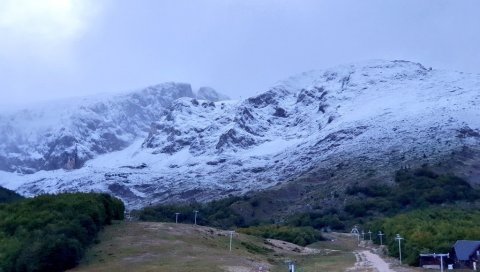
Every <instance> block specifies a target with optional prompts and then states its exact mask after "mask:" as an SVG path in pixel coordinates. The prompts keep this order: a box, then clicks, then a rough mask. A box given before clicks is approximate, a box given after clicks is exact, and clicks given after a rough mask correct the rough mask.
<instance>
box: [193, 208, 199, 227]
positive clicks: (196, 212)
mask: <svg viewBox="0 0 480 272" xmlns="http://www.w3.org/2000/svg"><path fill="white" fill-rule="evenodd" d="M193 212H194V213H195V219H194V220H195V225H196V224H197V214H198V211H193Z"/></svg>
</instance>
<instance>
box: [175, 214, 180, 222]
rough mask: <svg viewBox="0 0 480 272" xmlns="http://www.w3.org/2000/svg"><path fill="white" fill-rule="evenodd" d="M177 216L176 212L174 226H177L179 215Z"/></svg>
mask: <svg viewBox="0 0 480 272" xmlns="http://www.w3.org/2000/svg"><path fill="white" fill-rule="evenodd" d="M179 214H180V213H179V212H176V213H175V224H178V215H179Z"/></svg>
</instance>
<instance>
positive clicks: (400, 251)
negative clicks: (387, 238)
mask: <svg viewBox="0 0 480 272" xmlns="http://www.w3.org/2000/svg"><path fill="white" fill-rule="evenodd" d="M395 240H398V257H399V259H400V264H402V240H403V238H402V237H401V236H400V234H398V233H397V236H395Z"/></svg>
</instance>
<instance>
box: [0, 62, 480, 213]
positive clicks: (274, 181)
mask: <svg viewBox="0 0 480 272" xmlns="http://www.w3.org/2000/svg"><path fill="white" fill-rule="evenodd" d="M479 90H480V76H479V75H473V74H465V73H460V72H447V71H439V70H432V69H426V68H425V67H423V66H422V65H420V64H417V63H412V62H406V61H370V62H364V63H358V64H351V65H344V66H339V67H335V68H332V69H328V70H324V71H311V72H307V73H303V74H300V75H298V76H295V77H292V78H289V79H287V80H285V81H282V82H279V83H278V84H277V85H275V86H274V87H272V88H271V89H270V90H268V91H266V92H264V93H262V94H259V95H257V96H255V97H251V98H249V99H246V100H244V101H223V102H209V101H203V100H197V99H194V98H180V99H177V100H175V101H174V102H173V103H172V104H171V106H170V107H168V112H166V113H165V114H164V115H162V116H160V117H159V118H158V119H157V121H156V122H155V123H154V124H153V125H152V127H151V129H150V132H149V134H148V136H147V137H146V138H145V139H144V140H138V141H136V142H135V143H134V144H132V145H130V146H129V147H128V148H126V149H123V150H121V151H117V152H110V153H108V154H105V155H102V156H99V157H98V158H95V159H93V160H90V161H88V162H87V163H85V166H84V167H83V168H81V169H79V170H75V171H64V170H56V171H44V172H38V173H36V174H34V175H23V176H22V175H11V174H8V173H3V175H4V176H5V177H4V180H5V179H8V180H10V182H9V183H8V184H5V185H6V186H8V187H9V188H13V189H16V190H18V191H19V192H22V193H23V194H26V195H31V194H38V193H44V192H52V191H64V190H67V191H70V190H74V191H75V190H82V191H89V190H96V191H108V192H112V193H113V194H115V195H117V196H119V197H121V198H123V199H124V200H125V201H126V202H127V203H128V204H129V205H130V206H132V207H138V206H144V205H148V204H149V203H155V202H178V201H206V200H210V199H214V198H219V197H221V196H224V195H228V194H243V193H247V192H250V191H257V190H262V189H267V188H271V187H273V186H276V185H279V184H284V183H285V184H286V183H288V182H289V181H293V180H298V179H299V178H302V177H303V178H304V177H310V179H309V182H310V183H311V184H312V186H324V187H323V188H324V191H326V190H327V189H328V190H337V189H338V190H341V187H342V182H343V183H344V182H349V181H351V180H354V179H355V178H360V176H363V175H364V174H365V173H367V174H368V175H369V176H372V177H373V176H375V177H376V178H378V179H384V180H385V181H387V182H388V180H389V177H388V176H386V173H392V172H393V171H392V169H398V168H400V167H402V166H406V165H412V164H420V163H425V162H430V163H437V162H441V161H443V160H446V159H448V158H450V157H451V156H452V154H459V153H461V154H466V156H467V155H468V158H466V159H469V160H470V161H468V160H465V161H462V162H459V163H458V164H457V165H455V166H454V167H459V169H462V171H463V173H466V174H465V178H466V179H468V180H469V181H471V182H475V180H477V179H476V178H477V177H478V176H480V169H479V167H478V162H480V158H479V156H478V155H477V154H479V153H478V152H477V151H478V150H479V147H480V111H479V110H478V109H479V108H480V92H479ZM469 154H470V155H469ZM360 174H361V175H360ZM312 175H313V177H314V178H313V179H312ZM0 178H1V175H0ZM390 179H391V177H390ZM0 180H1V179H0Z"/></svg>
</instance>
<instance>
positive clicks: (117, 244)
mask: <svg viewBox="0 0 480 272" xmlns="http://www.w3.org/2000/svg"><path fill="white" fill-rule="evenodd" d="M99 238H100V240H101V242H100V243H99V244H97V245H95V246H94V247H93V248H92V249H91V250H89V251H88V252H87V256H86V258H85V260H84V261H83V263H81V264H80V266H79V267H78V268H75V269H73V270H72V271H79V272H80V271H82V272H83V271H85V272H87V271H97V272H98V271H133V270H135V271H179V272H181V271H182V272H183V271H195V272H201V271H209V272H210V271H230V272H247V271H285V270H286V269H288V266H287V265H286V264H285V260H287V259H289V260H295V262H296V263H297V267H299V268H302V269H303V270H302V271H331V272H335V271H344V270H345V269H346V268H348V267H352V266H353V265H354V263H355V258H354V255H353V253H352V250H353V249H354V248H355V247H356V243H355V239H352V238H351V237H349V236H343V235H339V236H338V237H336V238H338V239H337V240H336V241H335V242H330V241H329V242H319V243H317V244H313V245H311V246H312V248H309V249H305V248H303V247H300V246H296V245H293V244H290V243H286V242H281V241H276V240H270V241H266V240H264V239H261V238H257V237H253V236H249V235H244V234H235V236H234V239H233V245H232V251H231V252H230V251H229V238H228V231H223V230H218V229H214V228H209V227H202V226H194V225H185V224H172V223H152V222H142V223H140V222H126V223H119V224H115V225H113V226H111V227H108V228H107V229H106V230H105V232H104V233H102V234H101V235H100V237H99ZM314 248H315V249H314Z"/></svg>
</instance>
